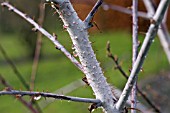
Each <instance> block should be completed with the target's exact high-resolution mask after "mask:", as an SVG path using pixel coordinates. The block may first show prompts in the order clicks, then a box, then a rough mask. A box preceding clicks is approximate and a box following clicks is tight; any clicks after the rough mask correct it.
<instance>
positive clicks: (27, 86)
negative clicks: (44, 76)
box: [0, 44, 29, 89]
mask: <svg viewBox="0 0 170 113" xmlns="http://www.w3.org/2000/svg"><path fill="white" fill-rule="evenodd" d="M0 51H1V53H2V55H3V56H4V58H5V60H6V61H7V62H8V64H9V65H10V66H11V68H12V70H13V71H14V73H15V75H16V76H17V78H18V79H19V81H20V82H21V83H22V84H23V86H24V87H25V88H26V89H29V85H28V84H27V82H26V81H25V79H24V78H23V77H22V75H21V73H20V72H19V71H18V69H17V67H16V66H15V64H14V63H13V61H12V60H11V59H10V58H9V56H8V55H7V53H6V51H5V50H4V48H3V47H2V45H1V44H0Z"/></svg>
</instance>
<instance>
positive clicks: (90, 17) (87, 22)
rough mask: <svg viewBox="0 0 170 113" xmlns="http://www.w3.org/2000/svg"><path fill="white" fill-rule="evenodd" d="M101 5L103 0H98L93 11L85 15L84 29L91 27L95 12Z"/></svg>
mask: <svg viewBox="0 0 170 113" xmlns="http://www.w3.org/2000/svg"><path fill="white" fill-rule="evenodd" d="M102 3H103V0H98V1H97V3H96V4H95V5H94V7H93V9H92V10H91V11H90V13H89V14H88V15H87V17H86V19H85V20H84V24H85V26H86V28H90V27H92V26H93V25H92V23H91V21H92V19H93V17H94V15H95V13H96V12H97V10H98V8H99V7H100V6H101V5H102Z"/></svg>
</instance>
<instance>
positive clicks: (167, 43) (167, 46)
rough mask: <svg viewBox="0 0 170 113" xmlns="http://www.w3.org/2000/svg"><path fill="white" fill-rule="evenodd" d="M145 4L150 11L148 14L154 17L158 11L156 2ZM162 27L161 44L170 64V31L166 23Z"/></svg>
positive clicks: (148, 1)
mask: <svg viewBox="0 0 170 113" xmlns="http://www.w3.org/2000/svg"><path fill="white" fill-rule="evenodd" d="M143 2H144V4H145V7H146V9H147V11H148V14H149V15H153V14H154V13H155V10H156V7H155V5H154V1H153V0H143ZM165 14H166V13H165ZM164 18H166V17H164ZM160 27H161V29H158V36H159V40H160V42H161V45H162V47H163V49H164V51H165V54H166V56H167V58H168V61H169V63H170V35H169V31H168V29H167V26H166V24H165V23H164V22H162V23H161V25H160Z"/></svg>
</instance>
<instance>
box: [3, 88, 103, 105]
mask: <svg viewBox="0 0 170 113" xmlns="http://www.w3.org/2000/svg"><path fill="white" fill-rule="evenodd" d="M0 95H15V96H19V97H23V96H31V97H34V98H36V97H37V98H38V97H39V98H41V97H45V98H54V99H58V100H68V101H74V102H84V103H95V104H98V105H101V101H100V100H98V99H90V98H79V97H72V96H64V95H57V94H54V93H45V92H32V91H18V90H4V91H0Z"/></svg>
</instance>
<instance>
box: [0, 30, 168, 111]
mask: <svg viewBox="0 0 170 113" xmlns="http://www.w3.org/2000/svg"><path fill="white" fill-rule="evenodd" d="M57 34H58V40H59V41H60V42H61V43H62V44H63V45H64V46H65V47H66V48H67V49H68V51H70V52H71V53H72V50H71V45H72V44H71V40H70V38H69V36H68V35H67V34H66V32H64V31H63V32H59V33H57ZM0 37H1V38H0V43H1V44H2V45H3V47H4V48H5V50H6V52H7V53H8V55H9V56H10V58H11V59H12V60H14V59H24V60H23V61H21V62H17V61H15V60H14V63H15V64H16V66H17V68H18V69H19V71H20V72H21V74H22V75H23V77H24V78H25V79H26V80H27V82H28V83H29V81H30V80H29V79H30V74H31V68H32V67H31V66H32V60H30V59H27V58H28V57H27V56H28V50H27V49H28V48H27V47H26V46H25V45H23V44H22V43H21V42H20V41H19V37H17V35H2V34H1V36H0ZM143 38H144V37H143V36H140V40H143ZM90 40H91V42H92V45H93V48H94V50H95V53H96V56H97V59H98V60H99V62H100V63H101V67H102V69H103V71H104V72H105V76H106V77H107V80H108V82H109V83H111V84H114V85H115V86H117V87H119V88H122V87H123V86H124V84H125V81H126V80H125V78H123V77H122V75H121V74H120V73H119V71H118V70H115V69H114V63H113V62H112V60H111V59H109V58H107V57H106V43H107V41H108V40H109V41H110V43H111V50H112V52H113V54H114V55H117V56H118V57H119V60H120V62H121V63H122V67H123V69H124V70H125V72H127V73H128V74H129V72H128V70H129V68H130V67H131V35H130V34H128V33H126V32H123V33H122V32H116V33H111V32H105V33H98V34H90ZM42 57H43V59H41V60H40V63H39V67H38V73H37V76H36V81H35V82H36V83H35V90H38V91H43V90H44V91H46V90H48V91H49V92H53V91H55V90H57V89H58V88H61V87H63V86H65V85H67V84H69V83H71V82H72V81H75V80H77V79H79V78H82V77H83V76H84V75H83V74H82V73H81V72H80V71H79V70H77V68H76V67H75V66H74V65H73V64H72V63H71V62H70V61H69V60H68V59H67V58H66V57H65V56H64V55H63V53H61V52H60V51H59V50H56V49H55V48H54V45H53V44H52V43H51V42H50V41H49V40H48V39H46V38H45V37H43V47H42ZM0 61H5V60H4V58H3V56H2V54H1V53H0ZM168 65H169V64H168V61H167V59H166V56H165V54H164V51H163V50H162V47H161V46H160V44H159V41H158V39H157V38H156V39H155V42H154V43H153V45H152V46H151V49H150V53H149V55H148V56H147V59H146V61H145V63H144V66H143V69H144V71H143V72H141V73H140V75H139V76H140V77H139V79H143V78H144V77H147V76H148V75H149V74H151V73H157V72H159V71H161V70H167V69H168V68H169V67H168ZM0 73H1V74H2V75H3V76H4V78H5V79H6V80H7V81H8V83H10V84H11V85H12V86H13V87H14V88H15V89H22V90H25V88H24V87H23V86H22V84H21V83H20V82H19V81H18V79H17V77H16V76H15V74H14V73H13V71H12V69H11V68H10V66H9V65H8V64H7V63H5V64H0ZM3 88H4V87H3V86H2V85H0V89H3ZM68 95H74V96H80V97H94V95H93V92H92V91H91V89H90V88H88V87H82V88H79V89H77V90H75V91H74V92H71V93H70V94H68ZM0 101H1V103H3V104H1V105H0V111H1V113H23V112H27V111H28V110H27V109H26V108H25V107H23V106H22V105H21V103H20V102H19V101H18V100H17V99H13V98H12V97H10V96H1V97H0ZM88 105H89V104H84V103H74V102H69V103H68V102H67V101H66V102H65V101H55V102H54V103H52V104H50V105H49V106H47V107H46V108H45V109H44V113H54V112H55V113H75V112H76V113H88V110H87V107H88ZM95 113H101V110H97V111H96V112H95Z"/></svg>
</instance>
